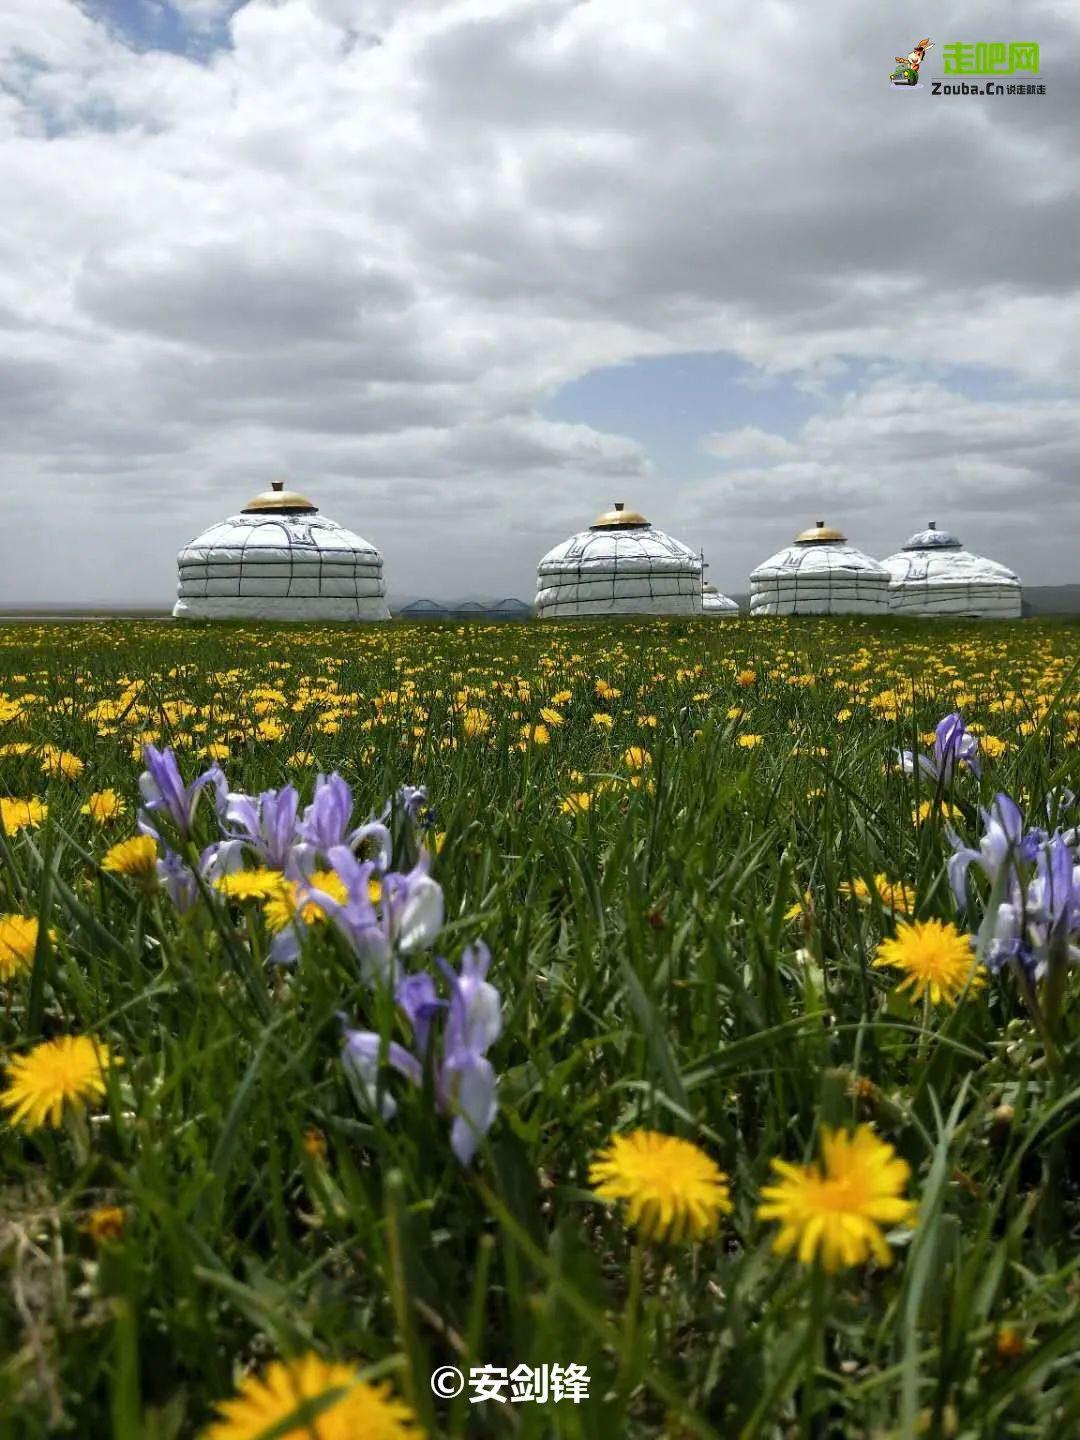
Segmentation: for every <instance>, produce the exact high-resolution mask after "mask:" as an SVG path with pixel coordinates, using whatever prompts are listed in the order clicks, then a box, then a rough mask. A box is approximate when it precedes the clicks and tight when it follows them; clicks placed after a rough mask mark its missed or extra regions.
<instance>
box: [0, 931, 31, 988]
mask: <svg viewBox="0 0 1080 1440" xmlns="http://www.w3.org/2000/svg"><path fill="white" fill-rule="evenodd" d="M37 942H38V920H37V917H36V916H34V915H0V980H10V979H11V977H12V976H13V975H17V974H18V972H19V971H20V970H29V968H30V966H31V965H32V964H33V961H34V951H35V950H36V949H37Z"/></svg>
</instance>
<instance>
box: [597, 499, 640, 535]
mask: <svg viewBox="0 0 1080 1440" xmlns="http://www.w3.org/2000/svg"><path fill="white" fill-rule="evenodd" d="M648 523H649V522H648V520H646V519H645V516H644V515H642V514H641V513H640V511H638V510H627V508H626V504H625V502H624V501H622V500H616V501H615V503H614V505H613V506H612V507H611V509H610V510H605V511H604V513H603V514H602V515H598V516H597V517H596V519H595V520H594V521H593V523H592V524H591V525H590V526H589V529H590V530H621V529H623V528H627V529H629V528H631V527H633V526H637V527H641V526H643V525H648Z"/></svg>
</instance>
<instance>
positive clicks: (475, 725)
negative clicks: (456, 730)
mask: <svg viewBox="0 0 1080 1440" xmlns="http://www.w3.org/2000/svg"><path fill="white" fill-rule="evenodd" d="M461 728H462V729H463V730H464V731H465V734H466V735H468V736H469V737H470V739H471V738H473V737H475V736H477V735H486V734H487V732H488V731H489V730H490V729H491V716H490V715H489V714H488V712H487V711H486V710H481V709H480V708H479V707H478V706H476V705H470V706H469V708H468V709H467V710H466V711H465V714H464V716H463V717H462V721H461Z"/></svg>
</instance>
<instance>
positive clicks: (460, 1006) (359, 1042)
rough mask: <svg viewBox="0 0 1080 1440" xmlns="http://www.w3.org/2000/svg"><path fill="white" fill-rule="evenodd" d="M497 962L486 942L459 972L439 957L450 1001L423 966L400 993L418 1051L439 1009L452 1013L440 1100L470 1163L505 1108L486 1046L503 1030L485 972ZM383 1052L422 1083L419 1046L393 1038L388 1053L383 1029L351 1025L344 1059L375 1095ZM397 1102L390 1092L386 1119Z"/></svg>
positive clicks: (461, 1156)
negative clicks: (441, 997) (443, 997)
mask: <svg viewBox="0 0 1080 1440" xmlns="http://www.w3.org/2000/svg"><path fill="white" fill-rule="evenodd" d="M490 963H491V956H490V955H489V953H488V950H487V947H486V946H485V945H482V944H480V945H477V946H475V947H473V948H470V949H468V950H466V951H465V954H464V955H463V956H462V961H461V973H460V974H458V973H456V972H455V971H454V970H452V969H451V968H450V966H449V965H447V964H446V962H445V961H444V960H440V961H439V967H440V969H441V970H442V972H443V974H444V975H445V976H446V979H447V983H448V984H449V986H450V1003H449V1006H447V1004H446V1002H445V1001H441V1000H439V999H438V998H437V995H436V992H435V984H434V981H433V980H432V978H431V976H430V975H428V974H426V973H423V972H421V973H419V974H416V975H412V976H409V977H407V978H406V979H405V980H402V981H401V982H400V984H399V985H398V989H397V995H396V999H397V1002H398V1006H399V1008H400V1009H401V1010H402V1012H403V1014H404V1015H405V1018H406V1019H407V1020H408V1022H409V1025H410V1027H411V1029H412V1032H413V1044H414V1050H415V1052H419V1054H421V1055H426V1054H427V1052H428V1041H429V1037H430V1034H431V1026H432V1024H433V1023H434V1022H435V1020H436V1019H437V1018H438V1016H439V1014H440V1013H445V1015H446V1023H445V1025H444V1027H443V1035H442V1055H441V1058H440V1060H439V1062H438V1064H437V1065H436V1068H435V1073H434V1091H435V1104H436V1107H437V1109H438V1111H439V1113H440V1114H441V1115H445V1116H448V1117H450V1118H451V1125H450V1148H451V1149H452V1150H453V1152H454V1154H455V1156H456V1157H457V1159H458V1161H459V1163H460V1164H462V1165H468V1164H470V1163H471V1161H472V1159H473V1157H474V1155H475V1154H476V1150H477V1146H478V1145H479V1144H480V1141H481V1140H482V1139H483V1137H484V1136H485V1135H486V1134H487V1132H488V1131H489V1130H490V1129H491V1126H492V1125H493V1124H494V1122H495V1116H496V1114H497V1113H498V1098H497V1094H496V1090H497V1079H496V1075H495V1071H494V1069H493V1067H492V1064H491V1061H490V1060H489V1059H488V1058H487V1053H486V1052H487V1051H488V1049H489V1048H490V1047H491V1046H492V1045H493V1044H494V1043H495V1041H496V1040H497V1039H498V1037H499V1035H500V1033H501V1031H502V1013H501V1002H500V998H499V992H498V991H497V990H496V989H495V987H494V985H492V984H490V983H489V982H488V980H487V979H486V976H487V971H488V966H489V965H490ZM384 1055H385V1060H386V1063H387V1064H389V1065H391V1066H392V1068H393V1069H395V1070H397V1071H398V1073H399V1074H402V1075H404V1076H406V1078H407V1079H409V1080H410V1081H412V1083H413V1084H414V1085H417V1086H419V1085H421V1083H422V1080H423V1064H422V1062H421V1060H419V1059H418V1058H417V1054H416V1053H414V1052H410V1051H408V1050H406V1049H405V1048H404V1046H402V1045H398V1044H396V1043H394V1042H391V1043H390V1045H389V1047H388V1048H387V1049H386V1050H385V1052H384V1050H383V1044H382V1040H381V1038H380V1036H378V1035H377V1034H376V1033H375V1032H374V1031H371V1030H348V1029H347V1030H346V1031H345V1045H344V1052H343V1060H344V1063H345V1064H346V1066H347V1067H348V1068H349V1070H350V1072H351V1073H352V1074H353V1075H354V1076H356V1077H357V1078H358V1079H360V1080H361V1081H362V1084H363V1086H364V1090H365V1094H366V1097H367V1098H368V1100H369V1101H370V1097H371V1096H372V1095H373V1094H376V1093H377V1088H376V1082H377V1079H378V1070H379V1064H380V1057H382V1056H384ZM388 1100H389V1102H390V1103H389V1107H388V1105H387V1101H388ZM395 1108H396V1106H395V1104H394V1101H393V1097H388V1096H385V1095H384V1096H383V1099H382V1114H383V1116H384V1118H389V1117H390V1116H391V1115H392V1114H393V1113H394V1109H395Z"/></svg>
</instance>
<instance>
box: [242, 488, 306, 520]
mask: <svg viewBox="0 0 1080 1440" xmlns="http://www.w3.org/2000/svg"><path fill="white" fill-rule="evenodd" d="M318 508H319V507H318V506H317V505H313V504H312V502H311V501H310V500H309V499H308V498H307V496H306V495H301V494H300V493H299V492H298V491H296V490H286V489H285V481H284V480H271V481H270V489H269V490H262V491H260V492H259V494H258V495H253V496H252V497H251V499H250V500H249V501H248V503H247V504H246V505H245V506H244V508H243V511H242V512H241V513H242V514H244V515H251V514H255V513H257V512H258V511H260V510H286V511H291V512H293V513H296V512H298V511H301V512H304V511H306V512H314V511H317V510H318Z"/></svg>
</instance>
